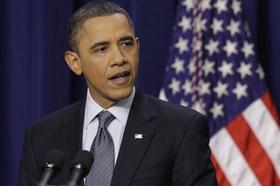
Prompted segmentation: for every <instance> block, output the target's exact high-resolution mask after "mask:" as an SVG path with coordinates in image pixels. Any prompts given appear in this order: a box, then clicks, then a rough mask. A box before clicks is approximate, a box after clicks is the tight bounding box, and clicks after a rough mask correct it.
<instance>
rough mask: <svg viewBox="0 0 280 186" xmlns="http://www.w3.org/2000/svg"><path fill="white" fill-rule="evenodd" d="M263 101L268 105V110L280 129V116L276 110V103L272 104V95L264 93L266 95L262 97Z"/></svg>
mask: <svg viewBox="0 0 280 186" xmlns="http://www.w3.org/2000/svg"><path fill="white" fill-rule="evenodd" d="M262 101H263V103H264V104H265V105H266V107H267V109H268V110H269V112H270V113H271V115H272V117H273V118H274V120H275V121H276V122H277V124H278V126H279V127H280V125H279V124H280V122H279V115H278V112H277V110H276V107H275V105H274V103H273V102H272V99H271V95H270V93H269V92H268V91H266V92H265V93H264V95H263V96H262Z"/></svg>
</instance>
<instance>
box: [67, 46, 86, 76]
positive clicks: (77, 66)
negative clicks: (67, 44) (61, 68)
mask: <svg viewBox="0 0 280 186" xmlns="http://www.w3.org/2000/svg"><path fill="white" fill-rule="evenodd" d="M64 58H65V61H66V63H67V65H68V66H69V68H70V69H71V70H72V71H73V72H74V73H75V74H76V75H81V74H82V68H81V63H80V59H79V56H78V54H77V53H76V52H73V51H69V50H68V51H66V52H65V54H64Z"/></svg>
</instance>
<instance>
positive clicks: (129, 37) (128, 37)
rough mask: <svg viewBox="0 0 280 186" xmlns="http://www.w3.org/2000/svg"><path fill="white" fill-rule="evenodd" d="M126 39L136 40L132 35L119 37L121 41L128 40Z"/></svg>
mask: <svg viewBox="0 0 280 186" xmlns="http://www.w3.org/2000/svg"><path fill="white" fill-rule="evenodd" d="M126 40H134V37H132V36H125V37H122V38H120V39H119V41H126Z"/></svg>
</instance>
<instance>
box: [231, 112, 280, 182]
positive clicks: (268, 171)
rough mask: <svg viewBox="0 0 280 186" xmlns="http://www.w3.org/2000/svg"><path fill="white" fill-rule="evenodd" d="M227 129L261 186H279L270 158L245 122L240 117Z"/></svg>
mask: <svg viewBox="0 0 280 186" xmlns="http://www.w3.org/2000/svg"><path fill="white" fill-rule="evenodd" d="M227 129H228V131H229V133H230V134H231V136H232V138H233V140H234V141H235V143H236V144H237V146H238V147H239V149H240V151H241V152H242V154H243V156H244V157H245V159H246V160H247V162H248V164H249V166H250V167H251V168H252V171H253V172H254V173H255V175H256V177H257V178H258V180H259V182H260V183H261V185H269V186H270V185H271V186H272V185H273V186H280V180H279V178H278V176H277V174H276V172H275V169H274V168H273V164H272V162H271V160H270V158H269V157H268V156H267V154H266V153H265V151H264V149H263V147H262V146H261V144H260V143H259V141H258V139H257V138H256V136H255V135H254V133H253V131H252V130H251V129H250V127H249V125H248V123H247V122H246V120H245V119H244V118H243V117H242V116H241V115H240V116H238V117H236V118H235V119H234V120H233V121H232V122H231V123H230V124H229V125H228V126H227Z"/></svg>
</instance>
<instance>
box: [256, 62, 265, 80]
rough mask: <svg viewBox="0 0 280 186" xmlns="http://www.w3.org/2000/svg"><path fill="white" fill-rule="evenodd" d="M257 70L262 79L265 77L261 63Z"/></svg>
mask: <svg viewBox="0 0 280 186" xmlns="http://www.w3.org/2000/svg"><path fill="white" fill-rule="evenodd" d="M256 72H257V74H258V75H259V78H260V79H263V78H264V72H263V69H262V67H261V65H258V68H257V70H256Z"/></svg>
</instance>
